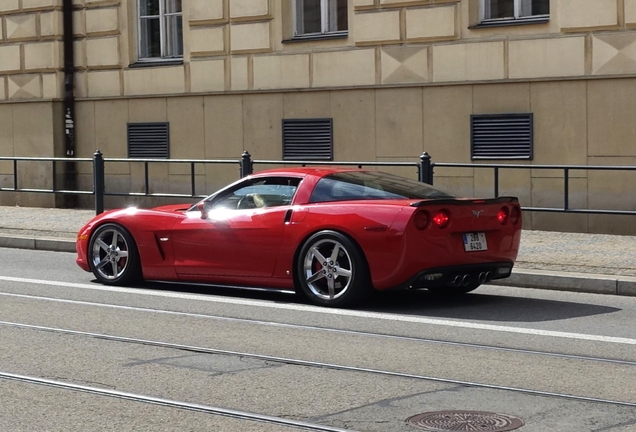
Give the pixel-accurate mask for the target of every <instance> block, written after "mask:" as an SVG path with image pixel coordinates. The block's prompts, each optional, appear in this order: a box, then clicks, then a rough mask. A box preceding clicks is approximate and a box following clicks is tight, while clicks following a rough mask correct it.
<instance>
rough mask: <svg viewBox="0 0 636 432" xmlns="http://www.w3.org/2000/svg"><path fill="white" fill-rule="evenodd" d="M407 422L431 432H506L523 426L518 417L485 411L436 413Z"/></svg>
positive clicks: (419, 415) (426, 414)
mask: <svg viewBox="0 0 636 432" xmlns="http://www.w3.org/2000/svg"><path fill="white" fill-rule="evenodd" d="M407 422H408V423H409V424H410V425H411V426H415V427H416V428H419V429H422V430H425V431H429V432H444V431H490V432H504V431H511V430H515V429H519V428H520V427H521V426H523V421H521V419H518V418H516V417H512V416H509V415H505V414H496V413H490V412H483V411H436V412H430V413H424V414H418V415H415V416H413V417H411V418H409V419H408V420H407Z"/></svg>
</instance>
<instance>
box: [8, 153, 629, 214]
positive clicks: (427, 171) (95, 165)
mask: <svg viewBox="0 0 636 432" xmlns="http://www.w3.org/2000/svg"><path fill="white" fill-rule="evenodd" d="M2 161H6V162H11V163H12V164H13V172H12V174H11V175H10V177H12V178H13V186H12V187H0V192H2V191H5V192H30V193H54V194H70V195H94V196H95V212H96V214H100V213H102V212H103V211H104V198H105V197H107V196H129V197H155V198H203V197H205V196H207V195H208V194H207V193H206V194H198V193H197V182H196V177H197V175H200V174H197V166H200V165H203V166H205V165H221V164H222V165H236V166H237V168H238V171H239V175H240V177H245V176H247V175H250V174H252V173H253V172H254V165H265V166H290V165H291V166H354V167H358V168H365V167H407V168H408V167H412V168H415V173H416V175H417V178H418V180H419V181H421V182H425V183H429V184H433V180H434V170H435V169H437V168H466V169H481V170H483V169H489V170H492V172H493V181H494V191H493V192H494V196H495V197H498V196H499V191H500V185H501V178H500V177H501V171H502V170H538V169H540V170H552V171H561V172H562V173H563V207H522V209H523V210H525V211H532V212H553V213H555V212H558V213H582V214H608V215H636V211H630V210H609V209H589V208H572V207H571V205H570V180H571V171H617V172H618V171H633V172H636V166H599V165H530V164H470V163H433V162H432V161H431V157H430V156H429V155H428V154H427V153H426V152H424V153H422V155H421V156H420V158H419V162H370V161H365V162H352V161H346V162H333V161H289V160H283V161H280V160H279V161H276V160H260V159H256V160H254V159H252V156H251V155H250V154H249V153H248V152H246V151H245V152H243V154H242V155H241V157H240V159H235V160H231V159H216V160H213V159H137V158H134V159H131V158H128V159H126V158H104V156H103V154H102V153H101V152H100V151H99V150H98V151H96V152H95V154H94V155H93V158H92V159H91V158H47V157H0V162H2ZM27 162H30V163H33V162H39V163H46V164H50V166H51V168H50V172H51V175H52V180H51V183H50V184H51V187H49V188H46V187H41V188H30V187H20V183H19V177H20V176H19V170H20V166H22V165H23V164H24V163H27ZM68 162H73V163H76V162H77V163H87V164H91V167H92V176H93V188H92V190H65V189H63V188H58V187H57V183H58V179H57V177H58V168H57V165H58V163H68ZM20 163H22V164H20ZM107 163H108V164H116V163H130V164H143V170H144V181H143V190H142V191H141V192H115V191H109V190H107V185H106V170H105V165H106V164H107ZM152 164H160V165H161V164H172V165H187V166H188V168H189V179H190V184H189V187H190V193H164V192H151V187H150V185H151V182H152V179H151V176H150V165H152Z"/></svg>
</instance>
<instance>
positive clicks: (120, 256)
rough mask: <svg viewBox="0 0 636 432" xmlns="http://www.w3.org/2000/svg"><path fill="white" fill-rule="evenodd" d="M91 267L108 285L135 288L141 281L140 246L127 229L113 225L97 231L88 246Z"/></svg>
mask: <svg viewBox="0 0 636 432" xmlns="http://www.w3.org/2000/svg"><path fill="white" fill-rule="evenodd" d="M88 264H89V266H90V268H91V271H92V272H93V274H94V275H95V277H96V278H97V280H98V281H99V282H101V283H103V284H105V285H131V284H136V283H138V282H140V281H141V266H140V261H139V252H138V251H137V244H136V243H135V240H134V239H133V237H132V235H131V234H130V233H129V232H128V230H126V229H125V228H124V227H122V226H121V225H118V224H114V223H109V224H106V225H102V226H100V227H99V228H97V229H96V230H95V232H94V233H93V235H92V236H91V241H90V242H89V244H88Z"/></svg>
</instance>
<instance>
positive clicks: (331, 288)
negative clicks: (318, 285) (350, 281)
mask: <svg viewBox="0 0 636 432" xmlns="http://www.w3.org/2000/svg"><path fill="white" fill-rule="evenodd" d="M327 287H329V300H333V296H334V294H335V292H336V281H335V280H334V279H333V278H328V279H327Z"/></svg>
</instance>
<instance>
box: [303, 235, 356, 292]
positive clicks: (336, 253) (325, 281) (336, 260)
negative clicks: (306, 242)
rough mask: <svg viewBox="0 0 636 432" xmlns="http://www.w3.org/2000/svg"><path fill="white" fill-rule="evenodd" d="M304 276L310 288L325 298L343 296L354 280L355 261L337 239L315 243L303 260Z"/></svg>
mask: <svg viewBox="0 0 636 432" xmlns="http://www.w3.org/2000/svg"><path fill="white" fill-rule="evenodd" d="M303 277H304V278H305V280H306V281H307V286H308V288H309V290H310V291H311V292H312V293H313V294H314V295H315V296H316V297H318V298H321V299H323V300H334V299H337V298H339V297H342V296H343V295H344V294H345V293H346V292H347V290H348V289H349V288H350V286H351V282H352V280H353V261H352V260H351V257H350V256H349V252H348V251H347V249H346V248H345V247H344V246H343V245H342V243H340V242H339V241H337V240H334V239H324V240H319V241H317V242H316V243H314V244H313V245H312V246H311V248H309V250H308V251H307V253H306V254H305V257H304V260H303Z"/></svg>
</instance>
